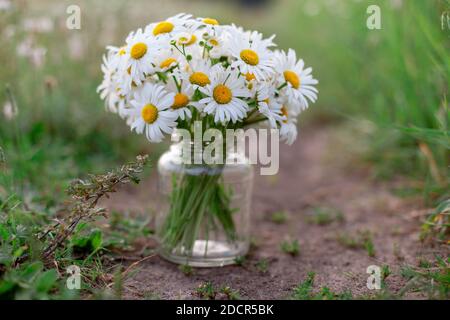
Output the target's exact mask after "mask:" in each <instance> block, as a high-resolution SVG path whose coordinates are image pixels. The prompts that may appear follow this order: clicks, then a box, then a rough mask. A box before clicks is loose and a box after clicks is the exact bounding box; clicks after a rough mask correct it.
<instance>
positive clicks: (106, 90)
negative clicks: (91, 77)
mask: <svg viewBox="0 0 450 320" xmlns="http://www.w3.org/2000/svg"><path fill="white" fill-rule="evenodd" d="M115 55H116V53H115V52H113V51H110V52H108V54H107V55H104V56H103V64H102V66H101V69H102V71H103V81H102V83H101V84H100V85H99V86H98V88H97V92H98V93H99V94H100V98H101V99H102V100H105V106H106V108H107V109H108V110H109V111H110V112H113V113H117V111H118V109H117V104H118V102H119V96H120V94H119V91H120V89H119V82H118V81H117V67H116V61H114V56H115Z"/></svg>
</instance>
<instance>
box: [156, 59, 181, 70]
mask: <svg viewBox="0 0 450 320" xmlns="http://www.w3.org/2000/svg"><path fill="white" fill-rule="evenodd" d="M174 62H177V59H175V58H167V59H166V60H164V61H163V62H161V64H160V65H159V67H160V68H161V69H164V68H168V67H170V65H171V64H172V63H174Z"/></svg>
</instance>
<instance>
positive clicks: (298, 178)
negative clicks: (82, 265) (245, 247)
mask: <svg viewBox="0 0 450 320" xmlns="http://www.w3.org/2000/svg"><path fill="white" fill-rule="evenodd" d="M352 148H353V147H349V146H345V145H344V144H340V142H339V139H336V135H335V130H334V129H333V130H332V129H321V130H317V129H316V130H308V129H305V130H304V131H303V132H302V135H301V136H300V139H299V140H298V141H297V142H296V143H295V144H294V145H293V146H291V147H288V146H282V148H281V152H280V153H281V160H280V172H279V174H278V175H277V176H275V177H267V176H266V177H264V176H258V175H256V178H255V186H254V195H253V205H252V207H253V210H252V211H253V212H252V234H253V235H254V238H255V242H256V244H257V246H256V247H255V248H254V249H252V250H251V253H250V254H249V256H248V258H247V261H246V262H245V264H244V265H243V266H228V267H223V268H208V269H194V272H193V274H192V275H190V276H186V275H184V274H183V273H182V272H181V271H180V270H179V269H178V266H177V265H174V264H172V263H169V262H166V261H164V260H162V259H161V258H159V257H158V256H154V257H151V258H149V259H146V260H145V261H142V262H140V263H139V264H138V265H137V266H136V269H135V270H134V272H130V274H129V277H127V279H126V281H125V293H124V295H125V298H128V299H146V298H152V297H157V298H162V299H195V298H198V297H197V296H196V294H195V289H196V288H197V287H198V286H199V285H200V284H202V283H204V282H206V281H211V282H212V283H213V284H214V285H215V286H217V287H220V286H222V285H226V286H230V287H231V288H233V289H234V290H238V291H239V293H240V295H241V297H242V298H248V299H283V298H286V297H288V296H289V295H290V294H291V292H292V288H293V287H294V286H295V285H297V284H298V283H299V282H301V281H303V280H304V279H305V277H306V275H307V273H308V272H310V271H314V272H315V273H316V281H315V287H320V286H328V287H329V288H330V289H331V290H332V291H333V292H337V293H339V292H342V291H343V290H347V289H348V290H351V292H352V293H353V296H360V295H362V294H373V293H374V292H373V291H370V290H368V289H367V287H366V281H367V277H368V274H367V273H366V269H367V267H368V266H369V265H378V266H382V265H384V264H387V265H389V266H390V269H391V271H394V272H395V271H398V270H399V269H400V267H401V265H402V264H405V263H408V264H413V265H417V262H418V259H419V258H421V257H429V256H431V255H432V254H433V249H432V248H430V247H425V246H423V245H421V243H420V242H419V240H418V235H419V231H420V225H421V221H422V220H423V218H424V215H425V214H426V213H427V212H428V211H427V210H423V209H421V210H419V209H418V208H421V201H420V199H411V198H409V199H404V198H399V197H396V196H395V195H393V193H392V190H393V188H394V187H398V186H399V185H402V184H404V182H399V181H390V182H383V183H381V182H379V181H378V182H377V181H375V180H374V179H372V178H371V176H370V172H371V171H370V169H369V168H367V167H365V166H364V165H362V164H360V163H358V162H357V161H355V160H354V159H353V158H354V157H352V156H351V152H350V151H349V150H352ZM157 201H158V198H157V193H156V179H155V178H154V176H152V177H150V178H148V179H146V180H145V181H143V183H142V184H141V185H139V186H137V187H133V188H127V189H126V190H122V191H121V192H119V193H118V194H117V196H115V197H114V198H113V199H112V200H110V201H109V202H107V204H106V205H107V206H108V207H109V208H111V209H117V210H123V211H141V212H142V211H143V210H145V209H148V208H149V207H153V205H154V204H155V203H156V202H157ZM317 207H327V208H333V210H339V211H340V212H342V214H343V217H344V219H343V221H333V222H332V223H330V224H328V225H317V224H311V223H308V222H307V217H308V216H309V215H311V214H312V212H313V211H314V208H317ZM280 210H284V211H286V212H288V220H287V222H286V223H284V224H276V223H274V222H273V221H271V215H272V214H273V213H274V212H276V211H280ZM363 230H368V231H370V232H371V233H372V235H373V243H374V247H375V256H374V257H369V256H368V253H367V251H366V250H364V249H351V248H348V247H346V246H345V245H343V244H342V243H340V242H339V241H338V240H337V236H338V235H339V234H349V235H354V234H356V233H357V232H359V231H363ZM286 238H290V239H298V241H299V243H300V254H299V255H298V256H296V257H292V256H290V255H288V254H286V253H284V252H282V251H281V250H280V244H281V242H282V241H283V240H285V239H286ZM141 244H142V245H144V247H145V246H150V247H151V246H152V245H153V242H152V241H151V240H143V241H142V243H141ZM143 256H145V255H143ZM261 259H267V261H268V269H267V272H262V271H261V270H259V269H258V268H257V266H256V264H257V262H258V261H260V260H261ZM404 284H405V280H404V279H402V278H401V277H400V276H395V275H393V276H390V277H388V278H387V285H388V287H389V288H390V289H391V290H394V291H395V290H396V289H398V288H400V287H401V286H402V285H404ZM410 297H414V296H410Z"/></svg>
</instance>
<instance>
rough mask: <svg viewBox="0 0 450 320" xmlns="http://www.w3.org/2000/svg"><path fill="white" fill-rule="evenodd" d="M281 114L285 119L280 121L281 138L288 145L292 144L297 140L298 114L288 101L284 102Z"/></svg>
mask: <svg viewBox="0 0 450 320" xmlns="http://www.w3.org/2000/svg"><path fill="white" fill-rule="evenodd" d="M281 114H282V115H283V120H281V121H279V123H280V139H281V141H285V142H286V143H287V144H288V145H292V144H293V143H294V141H295V140H297V134H298V133H297V115H298V113H296V112H295V109H293V108H292V106H291V105H289V103H288V102H286V103H284V104H282V106H281Z"/></svg>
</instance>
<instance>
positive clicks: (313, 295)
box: [291, 272, 353, 300]
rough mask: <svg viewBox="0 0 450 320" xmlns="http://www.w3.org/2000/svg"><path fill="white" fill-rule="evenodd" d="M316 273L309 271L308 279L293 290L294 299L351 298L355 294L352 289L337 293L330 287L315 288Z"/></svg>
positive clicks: (292, 297)
mask: <svg viewBox="0 0 450 320" xmlns="http://www.w3.org/2000/svg"><path fill="white" fill-rule="evenodd" d="M315 276H316V274H315V273H314V272H309V273H308V275H307V276H306V279H305V280H304V281H303V282H301V283H299V284H298V285H297V286H296V287H294V289H293V290H292V291H293V292H292V295H291V299H294V300H351V299H352V298H353V295H352V293H351V292H350V291H344V292H342V293H335V292H333V291H332V290H331V289H330V288H328V287H320V288H318V289H317V290H314V279H315Z"/></svg>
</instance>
